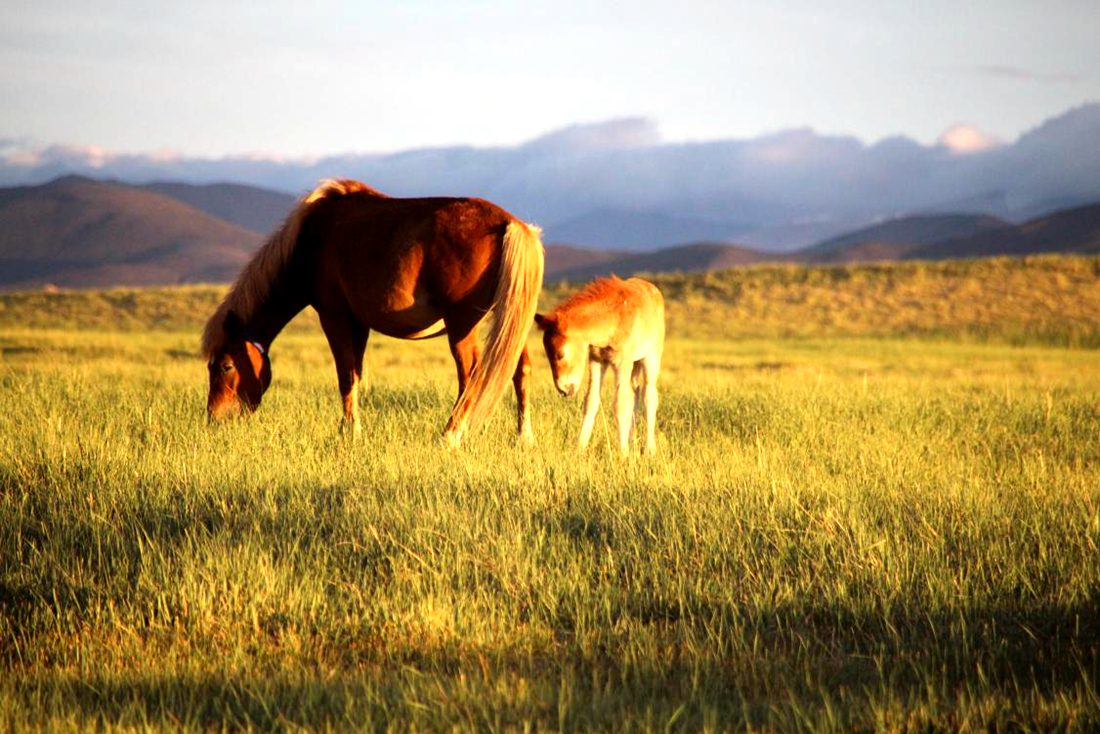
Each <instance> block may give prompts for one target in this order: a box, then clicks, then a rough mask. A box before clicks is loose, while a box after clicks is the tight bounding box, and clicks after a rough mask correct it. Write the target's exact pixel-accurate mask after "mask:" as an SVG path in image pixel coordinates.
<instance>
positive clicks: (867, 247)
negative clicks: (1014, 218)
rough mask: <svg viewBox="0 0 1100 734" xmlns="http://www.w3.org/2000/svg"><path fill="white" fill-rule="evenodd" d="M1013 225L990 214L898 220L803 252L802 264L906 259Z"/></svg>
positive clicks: (842, 236) (936, 215) (801, 254)
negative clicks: (911, 254)
mask: <svg viewBox="0 0 1100 734" xmlns="http://www.w3.org/2000/svg"><path fill="white" fill-rule="evenodd" d="M1011 227H1012V225H1011V224H1010V223H1009V222H1006V221H1004V220H1003V219H998V218H997V217H992V216H989V215H986V214H930V215H916V216H907V217H896V218H893V219H888V220H886V221H884V222H880V223H878V224H875V225H872V226H870V227H864V228H863V229H859V230H856V231H854V232H849V233H847V234H844V235H841V236H839V237H833V238H831V239H828V240H825V241H824V242H819V243H818V244H816V245H812V246H810V247H807V248H805V249H803V250H799V251H798V252H797V254H796V258H797V259H798V260H799V261H802V262H854V261H860V260H863V261H866V260H890V259H897V258H900V257H904V256H905V254H906V253H908V252H911V251H912V250H915V249H917V248H918V247H920V246H921V245H930V244H933V243H936V242H942V241H944V240H953V239H961V238H966V237H971V236H973V235H976V234H989V235H991V236H996V234H997V233H998V232H1002V231H1004V230H1006V229H1008V228H1011Z"/></svg>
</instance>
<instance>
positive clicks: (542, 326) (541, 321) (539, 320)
mask: <svg viewBox="0 0 1100 734" xmlns="http://www.w3.org/2000/svg"><path fill="white" fill-rule="evenodd" d="M557 320H558V318H557V316H554V314H550V315H549V316H543V315H542V314H541V313H537V314H535V325H536V326H538V327H539V330H540V331H546V330H547V329H549V328H550V327H551V326H553V325H554V324H555V323H556V322H557Z"/></svg>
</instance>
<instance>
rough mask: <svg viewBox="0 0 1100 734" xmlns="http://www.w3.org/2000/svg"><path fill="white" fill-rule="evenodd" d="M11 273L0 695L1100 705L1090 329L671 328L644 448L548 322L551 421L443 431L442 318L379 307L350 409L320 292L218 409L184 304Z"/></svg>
mask: <svg viewBox="0 0 1100 734" xmlns="http://www.w3.org/2000/svg"><path fill="white" fill-rule="evenodd" d="M767 273H779V275H775V276H774V277H784V278H785V277H787V276H786V275H783V271H781V270H776V271H767ZM731 277H732V276H731ZM753 277H760V278H762V277H764V276H763V275H760V274H759V273H758V274H757V275H756V276H753ZM768 277H773V276H772V275H768ZM806 277H807V278H809V279H812V278H818V277H826V276H821V275H811V276H806ZM668 282H669V283H671V282H673V280H672V279H670V281H668ZM702 282H704V281H700V282H699V283H695V284H692V285H691V286H690V287H691V288H694V289H699V288H702V287H703V286H702V285H700V283H702ZM666 285H667V283H666ZM673 290H674V287H673V286H672V285H667V288H666V292H670V291H673ZM195 292H197V290H196V289H192V290H188V291H186V292H185V293H184V294H183V295H182V296H180V295H178V294H177V297H179V298H183V299H185V300H186V298H190V296H191V295H193V294H194V293H195ZM157 293H161V294H162V295H160V296H156V295H154V296H149V295H148V294H144V293H138V294H137V295H135V299H136V301H135V302H137V303H140V302H142V299H144V298H146V297H149V298H161V299H162V300H163V302H165V303H171V301H172V292H171V291H160V292H157ZM82 295H87V296H88V297H92V295H93V294H82ZM554 296H555V293H553V292H552V293H551V294H550V297H551V298H552V297H554ZM61 297H62V298H64V297H66V296H61ZM672 297H673V298H674V300H673V304H674V305H673V309H675V308H680V304H681V298H682V297H686V296H682V295H681V294H679V293H674V295H673V296H672ZM215 298H216V292H213V295H212V297H211V299H210V302H211V303H212V302H213V299H215ZM1085 300H1087V298H1086V299H1085ZM10 303H11V302H10V301H9V306H8V309H9V310H8V311H7V312H6V316H5V317H4V318H5V319H7V320H6V321H3V322H2V323H3V324H4V326H2V327H0V353H2V354H3V357H2V359H3V361H2V362H0V406H3V410H2V411H0V729H3V728H8V729H13V730H22V729H28V728H40V729H51V730H60V731H64V730H72V729H89V728H96V729H105V730H148V729H151V730H171V731H176V730H181V729H184V730H208V729H259V730H296V729H299V728H306V729H322V730H324V729H329V730H334V731H346V730H363V729H366V730H388V729H393V730H398V731H403V730H450V729H455V728H457V729H476V730H521V729H526V728H532V729H536V728H537V729H543V730H546V729H549V730H568V731H576V730H603V731H610V730H615V731H630V730H636V731H655V730H662V731H664V730H675V731H697V730H711V731H722V730H730V729H733V730H739V729H750V730H782V731H789V730H814V731H849V730H885V731H898V730H902V731H904V730H916V731H927V730H959V729H964V730H965V729H971V730H974V729H978V730H985V729H989V728H994V729H996V728H999V729H1022V730H1033V731H1047V730H1051V729H1071V730H1074V729H1075V730H1081V731H1087V730H1092V729H1095V728H1096V727H1098V726H1100V694H1098V693H1097V680H1098V676H1100V547H1098V546H1100V441H1098V437H1100V379H1098V378H1100V359H1098V356H1097V352H1095V351H1092V350H1088V349H1077V348H1065V347H1063V346H1052V345H1051V344H1044V343H1042V342H1043V340H1042V339H1040V340H1037V341H1038V342H1040V343H1032V344H1030V345H1027V346H1014V345H1013V344H1011V343H1009V342H1011V341H1013V340H1012V339H1010V338H1004V335H1005V334H1007V333H1008V332H1007V331H998V332H996V333H997V334H999V335H1000V336H997V337H996V338H993V337H988V335H986V336H981V335H976V332H970V331H966V330H965V329H964V330H962V331H961V334H962V336H960V337H956V336H953V332H951V331H949V330H944V331H939V332H931V333H932V335H933V336H934V338H933V339H924V338H916V337H913V336H907V337H904V338H903V337H902V336H900V335H895V336H891V337H885V338H884V337H881V336H876V337H875V338H867V337H859V336H852V337H841V336H840V335H833V336H830V337H828V338H808V337H799V338H787V339H779V338H774V337H771V336H767V335H765V336H759V337H747V338H738V339H733V338H717V337H713V336H707V333H706V332H707V330H708V329H709V328H710V327H709V326H706V325H705V324H704V326H701V327H700V328H699V330H698V331H697V332H692V331H691V330H690V329H681V330H680V331H679V332H673V336H672V337H671V339H670V342H669V345H668V351H667V357H666V364H667V368H666V371H665V373H664V375H663V379H662V399H663V402H662V404H661V410H660V417H659V421H660V426H659V427H660V436H659V445H660V454H659V456H658V457H657V458H655V459H644V458H640V457H637V456H632V457H630V458H627V459H625V460H622V459H619V458H618V457H617V456H616V455H615V452H613V451H612V450H611V443H612V442H611V440H610V435H611V433H612V431H613V426H612V425H611V424H610V422H609V418H608V416H607V415H606V406H605V412H604V413H602V414H601V419H600V421H599V422H598V423H597V431H596V434H595V440H594V446H593V449H592V450H591V451H590V452H589V453H587V454H585V455H580V456H578V455H577V454H576V453H575V452H574V450H573V448H572V442H573V441H574V440H575V437H576V433H577V431H578V429H579V417H580V416H579V409H580V406H579V404H578V402H577V401H565V400H562V399H560V398H558V397H557V396H556V394H554V393H553V391H552V387H551V384H550V379H549V374H548V369H547V367H546V365H545V362H544V360H542V359H541V357H540V359H539V361H538V362H537V363H536V372H535V377H536V387H535V390H534V395H533V400H534V427H535V431H536V434H537V436H538V441H539V442H538V445H537V446H536V447H535V448H534V449H520V448H516V447H515V446H513V442H512V437H511V434H510V430H509V429H510V427H511V412H510V411H511V401H510V400H509V401H507V406H505V407H502V408H501V409H500V410H499V411H498V415H497V417H496V419H495V421H494V422H493V424H492V425H490V426H488V427H487V429H486V431H485V432H484V434H482V435H481V436H479V437H478V438H477V439H476V440H474V441H473V442H472V443H471V445H470V446H469V447H468V448H466V449H464V450H461V451H458V452H450V451H447V450H445V449H443V448H441V447H440V446H439V445H438V442H437V438H438V435H439V433H440V431H441V429H442V425H443V422H444V420H445V417H446V414H447V410H448V408H449V405H450V402H451V400H452V399H453V390H454V386H453V384H452V383H453V376H452V370H453V368H452V366H451V364H450V361H449V357H448V356H447V350H446V347H445V344H444V343H443V342H441V341H438V340H437V341H430V342H422V343H406V342H398V341H395V340H389V339H385V338H376V339H374V340H373V341H372V342H371V345H370V347H369V351H368V357H367V362H368V365H369V369H370V370H371V382H372V385H371V388H370V391H369V392H368V394H367V395H365V396H364V398H363V403H362V409H363V420H364V435H363V437H362V438H361V440H359V441H358V442H356V441H353V440H349V439H347V438H345V437H343V436H341V434H340V433H339V431H338V421H337V419H338V415H339V408H338V398H337V395H336V387H335V378H334V374H333V372H334V371H333V369H332V366H331V364H330V359H331V358H330V356H329V354H328V351H327V348H326V347H325V345H324V341H323V339H322V338H321V337H320V336H319V335H318V334H317V333H316V332H315V331H314V330H312V329H311V328H310V326H309V324H308V323H307V322H303V323H301V324H299V325H298V326H297V327H296V329H295V330H294V331H292V332H291V333H289V334H287V335H285V336H283V337H281V338H280V339H279V340H278V341H277V342H276V344H275V348H274V349H273V359H274V365H273V369H274V377H275V381H274V384H273V386H272V389H271V391H270V392H269V394H268V396H267V398H266V399H265V401H264V405H263V406H262V408H261V410H260V411H259V412H258V413H257V414H256V415H255V416H253V417H252V418H250V419H249V420H242V421H238V422H235V423H232V424H229V425H225V426H221V427H209V426H207V425H206V423H205V421H204V419H203V403H204V398H205V395H204V389H205V377H204V369H203V365H202V363H201V360H199V359H198V358H197V357H195V356H193V352H194V349H195V344H196V339H197V337H196V334H195V332H194V330H193V329H192V328H190V327H188V328H187V329H186V330H181V329H173V328H170V327H167V328H162V329H157V330H149V331H145V332H142V331H140V330H138V328H137V325H138V324H139V323H140V322H139V321H135V322H134V323H133V324H130V325H129V330H119V329H117V328H112V329H106V330H105V329H102V327H101V329H100V330H90V329H75V328H45V326H42V327H40V328H27V327H25V326H19V325H18V323H19V320H20V318H19V315H18V313H15V314H13V312H12V310H11V309H12V308H13V307H12V306H11V305H10ZM732 307H733V306H731V308H732ZM169 310H170V309H169ZM670 310H671V309H670ZM104 323H107V324H110V323H111V322H110V320H109V319H105V321H104ZM116 323H121V324H123V326H124V327H125V326H126V324H125V322H124V320H123V317H122V316H119V317H118V319H117V320H116ZM674 323H676V322H674ZM1051 323H1052V324H1053V322H1051ZM704 327H705V328H704ZM1055 331H1056V330H1055ZM868 332H869V333H872V334H873V333H875V332H874V330H873V329H868ZM1052 333H1054V332H1052ZM1048 341H1050V342H1051V343H1054V344H1057V343H1058V342H1059V339H1058V338H1052V339H1049V340H1048Z"/></svg>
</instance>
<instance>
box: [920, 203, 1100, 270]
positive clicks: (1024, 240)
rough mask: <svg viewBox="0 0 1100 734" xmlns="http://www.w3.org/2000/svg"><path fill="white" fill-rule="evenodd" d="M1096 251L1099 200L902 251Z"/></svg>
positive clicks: (938, 254)
mask: <svg viewBox="0 0 1100 734" xmlns="http://www.w3.org/2000/svg"><path fill="white" fill-rule="evenodd" d="M1048 252H1064V253H1081V254H1089V253H1100V204H1092V205H1090V206H1083V207H1077V208H1075V209H1067V210H1064V211H1059V212H1055V213H1053V214H1049V215H1047V216H1044V217H1039V218H1038V219H1032V220H1031V221H1029V222H1025V223H1023V224H1020V225H1017V226H1013V227H1008V228H1001V229H996V230H991V231H983V232H977V233H975V234H973V235H972V236H970V237H963V238H957V239H948V240H944V241H941V242H935V243H932V244H929V245H926V246H923V247H918V248H914V249H912V250H910V251H909V252H907V253H906V255H905V257H907V258H911V259H926V260H939V259H943V258H954V257H990V256H994V255H1030V254H1036V253H1048Z"/></svg>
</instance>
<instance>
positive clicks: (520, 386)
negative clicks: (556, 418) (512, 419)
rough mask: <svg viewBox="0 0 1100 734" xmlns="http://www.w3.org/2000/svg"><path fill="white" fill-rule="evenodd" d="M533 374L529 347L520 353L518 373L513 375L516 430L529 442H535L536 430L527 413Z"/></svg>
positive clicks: (522, 438) (524, 440)
mask: <svg viewBox="0 0 1100 734" xmlns="http://www.w3.org/2000/svg"><path fill="white" fill-rule="evenodd" d="M530 376H531V357H530V356H529V355H528V354H527V347H524V348H523V352H522V353H521V354H520V355H519V364H517V365H516V373H515V374H514V375H512V386H513V387H514V388H515V389H516V432H517V433H518V434H519V438H520V440H521V441H523V442H524V443H527V444H531V443H534V442H535V432H534V431H532V430H531V416H530V415H529V414H528V413H527V382H528V378H530Z"/></svg>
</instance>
